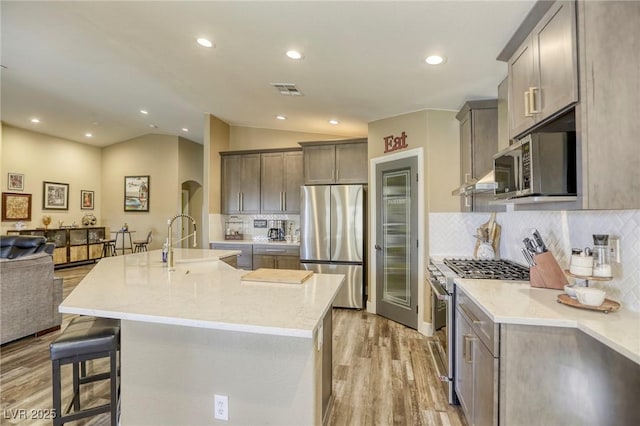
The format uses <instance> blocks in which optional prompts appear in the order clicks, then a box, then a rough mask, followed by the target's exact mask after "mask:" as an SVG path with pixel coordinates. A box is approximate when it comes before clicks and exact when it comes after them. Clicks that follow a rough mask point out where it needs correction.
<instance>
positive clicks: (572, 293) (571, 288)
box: [564, 284, 577, 299]
mask: <svg viewBox="0 0 640 426" xmlns="http://www.w3.org/2000/svg"><path fill="white" fill-rule="evenodd" d="M576 288H577V287H575V284H573V285H565V286H564V292H565V293H567V295H568V296H569V297H573V298H574V299H575V298H576Z"/></svg>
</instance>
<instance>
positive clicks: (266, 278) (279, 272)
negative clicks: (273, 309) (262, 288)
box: [242, 268, 313, 284]
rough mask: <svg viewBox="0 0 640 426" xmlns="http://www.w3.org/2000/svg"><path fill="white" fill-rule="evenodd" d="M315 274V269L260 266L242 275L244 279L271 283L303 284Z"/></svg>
mask: <svg viewBox="0 0 640 426" xmlns="http://www.w3.org/2000/svg"><path fill="white" fill-rule="evenodd" d="M312 275H313V271H303V270H298V269H267V268H260V269H256V270H255V271H251V272H249V273H247V274H244V275H243V276H242V281H260V282H271V283H287V284H302V283H303V282H305V281H306V280H308V279H309V278H310V277H311V276H312Z"/></svg>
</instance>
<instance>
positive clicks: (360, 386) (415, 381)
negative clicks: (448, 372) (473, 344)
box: [0, 265, 466, 426]
mask: <svg viewBox="0 0 640 426" xmlns="http://www.w3.org/2000/svg"><path fill="white" fill-rule="evenodd" d="M92 267H93V265H85V266H78V267H73V268H66V269H59V270H56V272H55V274H56V276H61V277H63V278H64V296H65V297H66V296H67V295H68V294H69V293H70V292H71V291H72V290H73V288H74V287H75V286H76V285H77V284H78V283H79V282H80V281H81V280H82V278H83V277H84V276H85V275H86V274H87V273H88V272H89V271H90V270H91V268H92ZM333 315H334V317H333V321H334V322H333V392H334V397H335V399H334V404H333V409H332V411H331V414H330V416H329V421H328V423H329V425H332V426H342V425H349V426H352V425H353V426H359V425H363V426H368V425H443V426H445V425H466V423H465V421H464V416H463V414H462V411H461V410H460V408H459V407H457V406H450V405H449V404H448V403H447V400H446V395H445V392H444V388H443V387H442V385H441V383H440V382H439V381H438V380H437V378H436V375H435V370H434V367H433V365H432V363H431V359H430V355H429V349H428V346H427V342H428V338H426V337H424V336H422V335H421V334H419V333H418V332H417V331H415V330H411V329H409V328H406V327H404V326H403V325H400V324H397V323H395V322H393V321H389V320H387V319H385V318H382V317H380V316H377V315H371V314H368V313H366V312H364V311H356V310H349V309H336V310H334V314H333ZM74 316H75V315H63V322H62V329H64V327H65V326H66V325H67V324H68V323H69V321H70V320H71V319H72V318H73V317H74ZM59 334H60V331H56V332H52V333H49V334H46V335H43V336H39V337H26V338H24V339H20V340H17V341H15V342H10V343H7V344H5V345H3V346H2V347H0V424H2V425H5V424H6V425H50V424H52V422H51V420H50V419H42V418H38V417H43V416H45V415H47V414H50V411H49V410H51V361H50V360H49V344H50V343H51V342H52V341H53V340H54V339H55V338H56V337H57V336H58V335H59ZM105 366H106V363H105V362H102V361H95V362H93V364H92V363H91V362H90V363H89V368H90V369H91V368H93V369H95V370H96V371H101V369H102V368H104V367H105ZM62 373H63V401H69V400H70V398H71V395H70V392H69V389H70V385H71V370H70V367H68V366H67V367H66V368H63V372H62ZM108 383H109V382H108V381H103V382H102V383H96V384H88V385H83V388H82V392H83V393H82V398H83V399H82V401H83V407H85V406H86V407H89V406H95V405H101V404H104V403H107V402H108V398H109V387H108ZM21 410H23V411H21ZM71 424H73V425H81V426H94V425H108V424H109V415H108V414H101V415H99V416H95V417H92V418H89V419H85V420H80V421H76V422H73V423H71Z"/></svg>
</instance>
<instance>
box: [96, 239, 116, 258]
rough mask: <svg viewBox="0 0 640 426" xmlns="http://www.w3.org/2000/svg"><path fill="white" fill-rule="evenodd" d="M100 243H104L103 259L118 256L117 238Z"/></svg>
mask: <svg viewBox="0 0 640 426" xmlns="http://www.w3.org/2000/svg"><path fill="white" fill-rule="evenodd" d="M100 242H101V243H102V256H101V257H107V256H115V255H116V254H117V252H116V239H115V238H112V239H110V240H100Z"/></svg>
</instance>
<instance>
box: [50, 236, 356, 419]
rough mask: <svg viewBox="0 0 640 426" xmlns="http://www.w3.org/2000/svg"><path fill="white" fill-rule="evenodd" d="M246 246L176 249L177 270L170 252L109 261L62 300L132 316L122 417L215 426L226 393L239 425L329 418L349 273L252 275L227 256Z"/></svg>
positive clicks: (104, 313)
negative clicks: (336, 319) (285, 277)
mask: <svg viewBox="0 0 640 426" xmlns="http://www.w3.org/2000/svg"><path fill="white" fill-rule="evenodd" d="M235 254H237V252H234V251H224V250H198V249H175V267H174V268H168V267H167V265H166V263H162V261H161V252H160V251H159V250H156V251H150V252H147V253H137V254H131V255H126V256H114V257H110V258H105V259H102V260H101V261H100V262H99V263H98V264H97V265H96V266H95V268H94V269H93V270H92V271H91V272H90V273H89V274H88V275H87V276H86V277H85V279H84V280H83V281H82V282H81V283H80V284H79V285H78V286H77V287H76V289H74V291H73V292H72V293H71V294H70V295H69V296H68V297H67V298H66V299H65V300H64V302H63V303H62V304H61V305H60V312H63V313H69V314H80V315H93V316H98V317H107V318H118V319H120V320H121V396H120V397H121V417H120V423H121V424H122V425H133V424H135V425H142V424H149V425H151V424H153V425H168V424H182V425H187V424H215V423H216V422H218V421H219V420H214V408H215V407H214V396H215V395H225V396H227V397H228V412H229V421H225V422H224V423H225V424H228V425H233V424H256V423H263V424H264V423H270V424H309V425H311V424H315V425H318V424H321V423H322V420H323V415H324V413H325V412H326V411H327V408H328V405H329V400H330V394H331V362H330V357H331V334H330V328H331V306H332V303H333V300H334V298H335V296H336V294H337V292H338V290H339V289H340V286H341V285H342V282H343V281H344V276H342V275H326V274H314V275H313V276H311V277H310V278H309V279H308V280H306V281H304V282H303V283H302V284H286V283H263V282H250V281H243V280H242V279H241V277H242V275H243V274H245V273H246V271H242V270H236V269H234V268H232V267H231V266H229V265H227V264H226V263H224V262H223V261H220V260H219V259H222V258H225V257H228V256H232V255H235ZM326 328H328V329H329V330H328V331H329V333H327V332H326V331H327V330H325V329H326ZM327 337H328V338H327ZM327 368H328V371H327ZM323 373H324V374H323ZM327 375H328V384H329V387H328V389H327Z"/></svg>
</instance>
